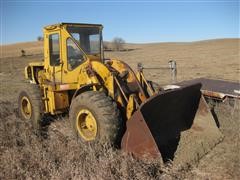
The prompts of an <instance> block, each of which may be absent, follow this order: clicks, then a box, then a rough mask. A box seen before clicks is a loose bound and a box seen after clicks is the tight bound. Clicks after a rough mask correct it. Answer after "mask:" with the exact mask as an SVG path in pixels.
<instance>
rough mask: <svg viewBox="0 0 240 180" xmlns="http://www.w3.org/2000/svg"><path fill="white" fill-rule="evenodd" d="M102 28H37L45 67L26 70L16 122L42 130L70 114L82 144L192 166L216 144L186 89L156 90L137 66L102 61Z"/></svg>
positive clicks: (192, 87)
mask: <svg viewBox="0 0 240 180" xmlns="http://www.w3.org/2000/svg"><path fill="white" fill-rule="evenodd" d="M102 29H103V26H102V25H100V24H80V23H60V24H54V25H49V26H46V27H44V29H43V31H44V60H43V61H42V62H33V63H29V64H28V66H27V67H25V78H26V80H27V81H28V82H27V83H26V85H25V87H24V89H23V90H22V91H21V92H20V94H19V99H18V107H19V115H20V117H21V118H22V119H23V120H25V121H29V122H31V123H32V126H33V127H34V128H35V130H36V131H41V129H42V124H43V116H45V115H57V114H62V113H66V112H67V113H69V121H70V124H71V126H72V127H71V128H72V129H73V133H74V134H75V135H76V136H77V137H78V138H79V140H80V143H82V144H83V145H85V144H89V143H107V144H110V145H112V146H115V147H119V148H121V149H122V150H123V151H125V152H127V153H130V154H133V155H134V156H136V157H139V158H159V159H162V160H163V161H164V162H166V161H168V160H173V161H174V162H176V163H182V162H192V161H195V160H197V159H198V158H199V157H201V156H202V155H203V154H204V153H206V152H208V151H209V149H211V148H212V147H213V146H214V145H215V144H216V143H218V142H219V141H220V139H221V138H222V134H221V133H220V131H219V130H218V128H217V126H216V123H215V121H214V118H213V116H212V114H211V112H210V111H209V108H208V106H207V105H206V102H205V100H204V99H203V98H202V94H201V91H200V89H201V84H200V83H193V84H188V85H186V86H181V87H180V86H179V87H175V88H173V89H167V90H162V89H160V88H156V87H155V86H154V83H153V82H152V81H150V80H148V79H146V78H145V76H144V73H143V70H142V68H141V67H138V69H137V70H136V72H135V71H133V70H132V69H131V67H129V65H128V64H127V63H126V62H123V61H121V60H118V59H105V58H104V51H103V38H102Z"/></svg>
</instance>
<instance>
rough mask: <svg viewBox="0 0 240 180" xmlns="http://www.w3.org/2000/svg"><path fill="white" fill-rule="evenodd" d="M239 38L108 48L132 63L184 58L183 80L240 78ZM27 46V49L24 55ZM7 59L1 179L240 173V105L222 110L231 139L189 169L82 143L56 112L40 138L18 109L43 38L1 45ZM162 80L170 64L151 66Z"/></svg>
mask: <svg viewBox="0 0 240 180" xmlns="http://www.w3.org/2000/svg"><path fill="white" fill-rule="evenodd" d="M239 45H240V39H219V40H208V41H199V42H193V43H154V44H141V45H138V44H127V45H126V46H125V48H126V49H129V50H128V51H123V52H105V56H106V57H115V58H119V59H121V60H123V61H125V62H127V63H128V64H129V65H130V66H131V67H132V68H133V69H136V66H137V63H139V62H141V63H142V64H143V66H145V67H162V66H167V63H168V61H169V60H175V61H176V62H177V67H178V74H177V78H178V79H177V80H178V81H182V80H187V79H193V78H197V77H209V78H215V79H227V80H231V81H237V82H239V81H240V46H239ZM21 49H24V50H25V51H26V54H27V56H26V57H21V56H20V55H21V53H20V51H21ZM1 52H2V53H1V58H0V83H1V84H0V107H1V108H0V109H1V110H0V119H1V122H0V139H1V142H0V160H1V164H0V168H1V171H0V179H16V178H17V179H26V178H30V179H50V178H52V179H66V178H72V179H80V178H82V179H97V178H98V179H119V178H121V179H193V178H194V179H239V178H240V170H239V169H240V165H239V164H240V155H239V152H238V150H239V149H240V137H239V136H240V134H239V129H240V118H239V117H240V106H239V101H238V102H237V101H236V102H235V104H231V105H229V102H228V101H226V102H224V103H221V104H217V105H216V107H215V112H216V114H217V117H218V120H219V122H220V130H221V131H222V133H223V134H224V136H225V137H224V140H223V141H222V142H221V143H219V144H218V145H217V146H216V147H215V148H214V149H212V151H210V152H209V153H207V154H206V155H205V156H204V157H203V158H202V159H201V160H200V161H199V162H198V163H196V164H193V165H189V166H188V167H186V168H184V169H174V168H173V169H172V168H170V169H169V168H168V167H163V165H162V164H161V163H160V162H158V161H153V162H149V161H147V160H146V161H139V160H136V159H134V158H133V157H130V158H129V157H126V155H125V154H123V153H121V152H118V151H117V152H115V151H113V150H107V149H106V151H104V152H103V153H102V154H103V155H101V156H99V154H98V153H99V152H96V151H95V150H94V147H93V149H92V151H90V152H89V151H86V150H84V149H81V148H80V147H79V146H78V144H77V143H76V141H75V139H74V137H72V136H71V131H70V130H69V124H68V121H67V119H68V118H67V116H66V117H62V116H60V117H56V118H55V119H56V120H54V122H53V123H52V124H51V125H50V126H49V134H50V135H49V137H48V138H47V140H39V139H38V138H37V137H35V135H33V134H32V132H31V127H30V125H28V124H26V123H24V122H22V121H21V120H20V119H19V118H18V117H17V115H16V108H17V96H18V92H19V89H23V88H24V83H23V82H24V73H23V72H24V67H25V66H26V65H27V64H28V63H29V62H32V61H39V60H42V59H43V54H42V52H43V48H42V42H29V43H20V44H14V45H7V46H1ZM145 73H146V75H147V77H148V78H149V79H151V80H153V81H156V82H158V83H160V84H168V83H169V82H170V72H169V71H168V70H162V69H161V70H151V71H146V72H145Z"/></svg>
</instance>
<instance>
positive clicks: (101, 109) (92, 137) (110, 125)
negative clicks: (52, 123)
mask: <svg viewBox="0 0 240 180" xmlns="http://www.w3.org/2000/svg"><path fill="white" fill-rule="evenodd" d="M69 119H70V122H71V125H72V128H73V130H74V133H75V134H76V135H77V137H78V138H79V139H80V142H81V143H82V144H83V145H85V144H87V143H100V144H105V143H107V144H111V145H115V143H116V141H117V139H118V136H119V133H120V129H121V126H122V124H121V123H122V121H121V117H120V113H119V110H118V108H117V105H116V103H115V102H114V101H113V100H112V99H111V98H110V97H108V96H106V95H105V94H104V93H102V92H95V91H88V92H84V93H82V94H80V95H78V96H77V97H76V98H75V99H73V100H72V103H71V106H70V111H69Z"/></svg>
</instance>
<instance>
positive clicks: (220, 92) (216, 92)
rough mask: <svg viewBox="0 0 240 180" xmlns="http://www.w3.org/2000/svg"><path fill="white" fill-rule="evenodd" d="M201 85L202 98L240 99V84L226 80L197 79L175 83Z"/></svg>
mask: <svg viewBox="0 0 240 180" xmlns="http://www.w3.org/2000/svg"><path fill="white" fill-rule="evenodd" d="M192 83H201V84H202V88H201V91H202V93H203V95H204V96H207V97H210V98H211V97H212V98H216V99H220V100H224V99H225V98H226V97H230V98H237V99H240V83H239V82H231V81H226V80H217V79H207V78H198V79H193V80H189V81H183V82H180V83H177V84H178V85H180V86H181V85H188V84H192Z"/></svg>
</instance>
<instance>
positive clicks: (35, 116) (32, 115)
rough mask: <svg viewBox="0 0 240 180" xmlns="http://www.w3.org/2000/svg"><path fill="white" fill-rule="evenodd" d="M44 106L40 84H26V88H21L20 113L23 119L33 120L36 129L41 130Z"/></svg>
mask: <svg viewBox="0 0 240 180" xmlns="http://www.w3.org/2000/svg"><path fill="white" fill-rule="evenodd" d="M42 107H43V102H42V97H41V91H40V88H39V86H38V85H36V84H26V85H25V86H24V90H21V91H20V93H19V96H18V113H19V117H20V118H21V119H22V120H24V121H26V122H31V124H32V126H33V128H34V129H35V130H36V131H40V130H41V124H42V117H43V111H42Z"/></svg>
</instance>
